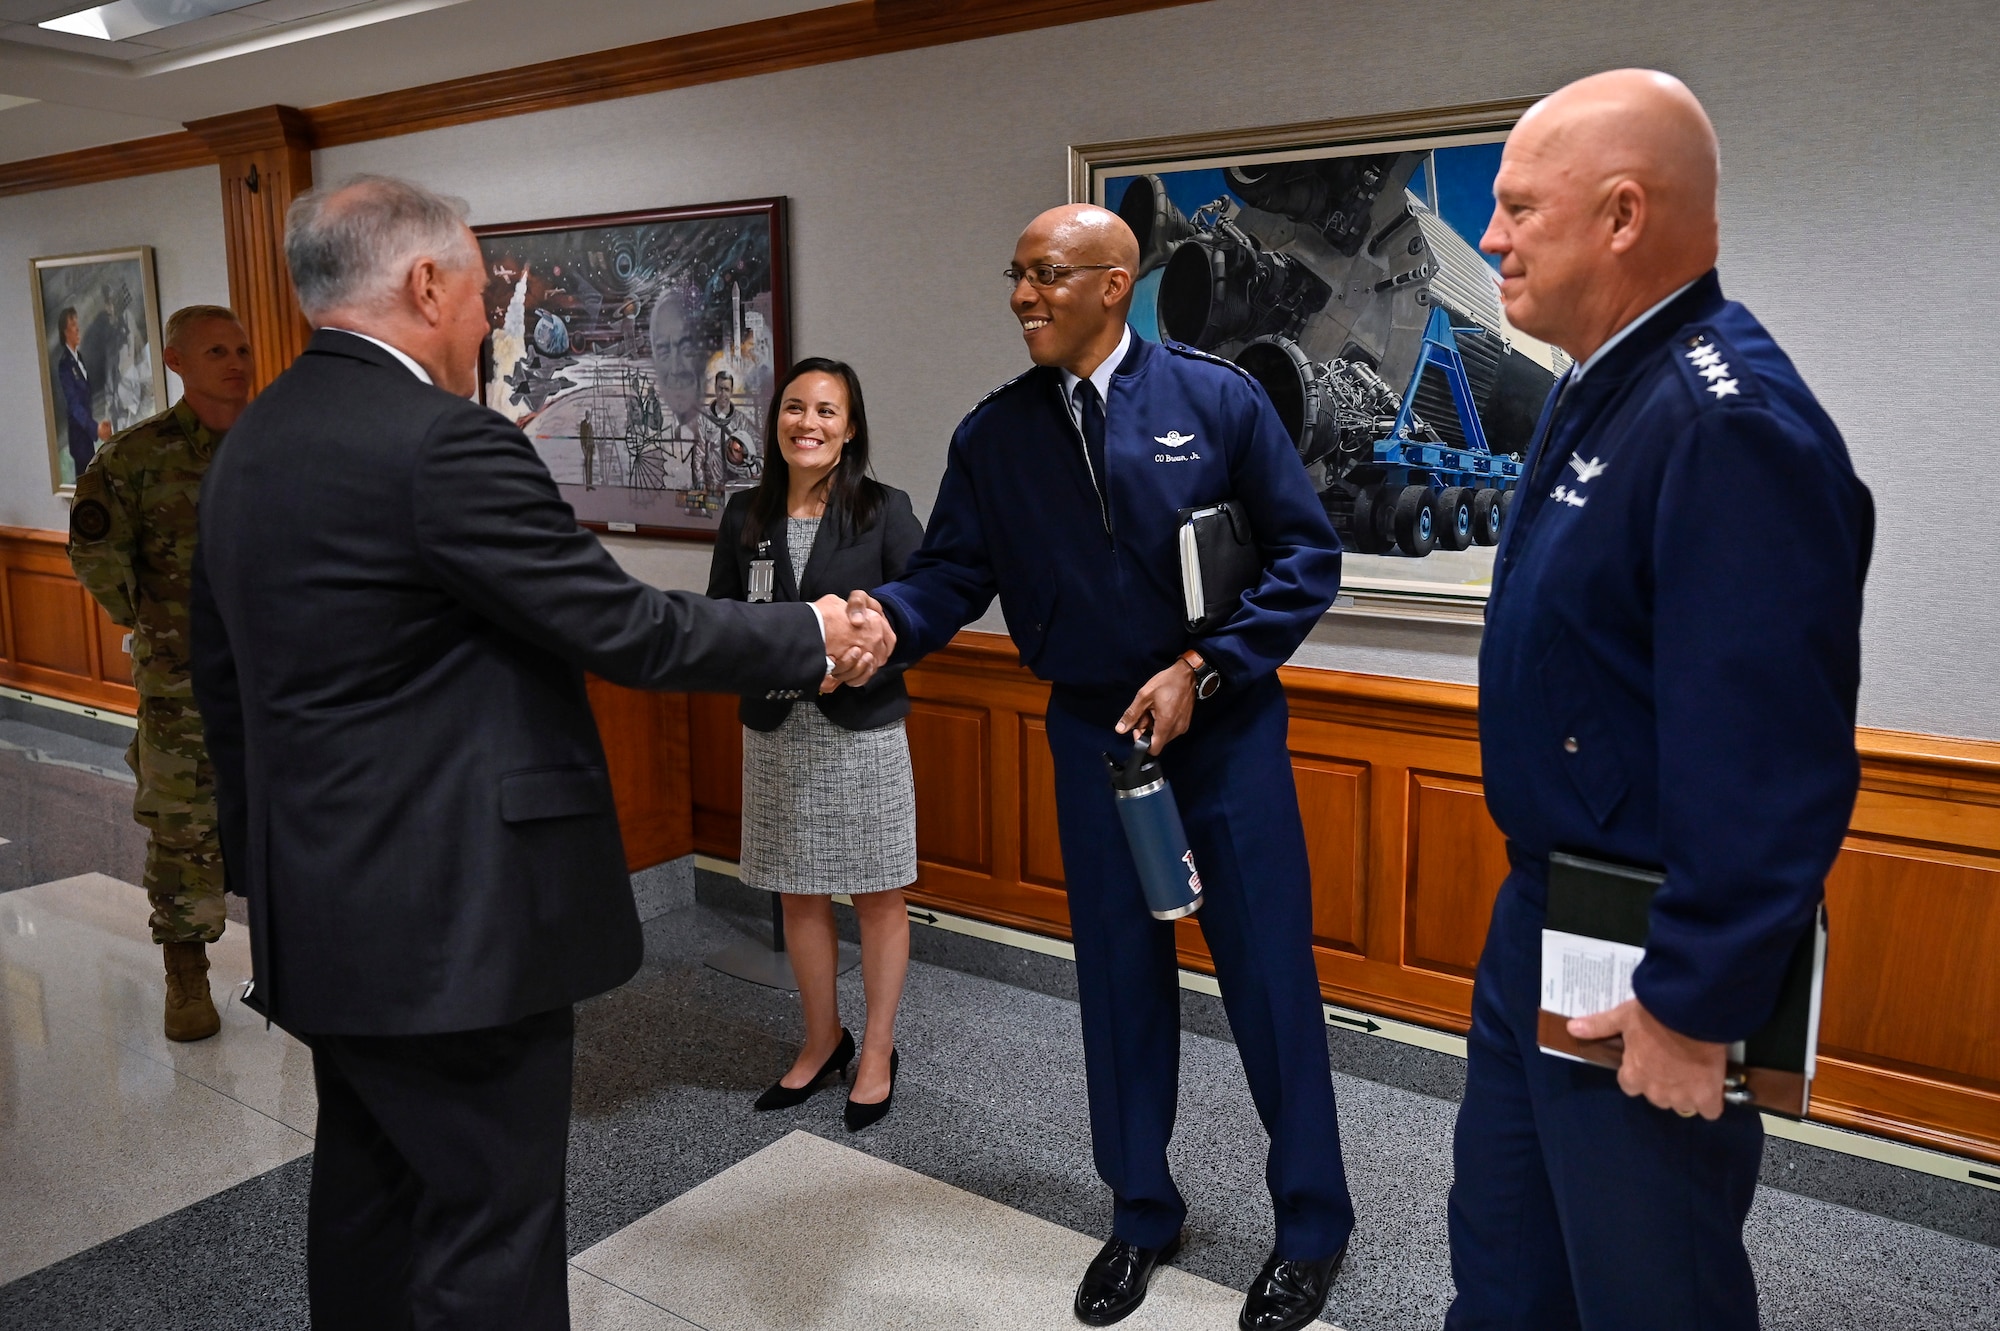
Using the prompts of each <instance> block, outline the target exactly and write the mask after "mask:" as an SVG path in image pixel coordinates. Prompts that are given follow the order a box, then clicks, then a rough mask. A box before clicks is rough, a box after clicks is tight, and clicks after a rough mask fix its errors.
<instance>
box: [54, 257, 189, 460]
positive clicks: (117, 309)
mask: <svg viewBox="0 0 2000 1331" xmlns="http://www.w3.org/2000/svg"><path fill="white" fill-rule="evenodd" d="M31 262H32V269H33V271H32V274H31V280H32V283H33V294H34V305H35V335H36V353H37V357H38V360H39V366H40V373H41V380H42V404H43V408H44V415H45V417H46V419H47V424H48V430H49V479H50V482H51V484H52V486H53V488H54V489H55V491H56V492H57V493H59V494H61V493H68V492H69V491H71V490H72V489H74V487H75V485H76V478H77V477H78V476H80V475H82V474H83V470H84V468H86V467H88V466H89V465H90V460H91V459H92V458H93V457H95V456H97V450H98V449H99V448H101V447H102V446H103V445H104V444H105V442H106V441H107V440H109V439H110V438H111V436H112V435H114V434H116V433H118V432H119V431H120V430H123V429H125V428H126V427H127V426H130V425H134V424H136V423H138V422H139V421H142V420H145V419H146V418H147V417H148V416H152V415H156V414H157V413H158V412H159V411H160V410H161V409H162V408H163V407H164V406H165V404H166V396H167V376H166V366H165V364H164V363H163V362H162V361H161V359H160V311H159V297H158V295H157V292H156V289H155V287H154V281H153V251H152V250H151V249H150V248H149V247H145V246H141V247H139V248H136V249H129V250H115V251H110V252H104V253H97V254H69V255H59V256H53V257H50V258H46V259H35V260H32V261H31Z"/></svg>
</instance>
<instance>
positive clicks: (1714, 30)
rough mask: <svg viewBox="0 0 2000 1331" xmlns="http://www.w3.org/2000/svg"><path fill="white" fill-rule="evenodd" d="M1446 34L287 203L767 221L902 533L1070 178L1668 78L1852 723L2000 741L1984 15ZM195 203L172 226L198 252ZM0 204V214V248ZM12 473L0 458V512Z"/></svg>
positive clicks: (471, 168) (1080, 33)
mask: <svg viewBox="0 0 2000 1331" xmlns="http://www.w3.org/2000/svg"><path fill="white" fill-rule="evenodd" d="M1440 12H1441V11H1440V10H1438V8H1437V7H1436V6H1435V5H1420V4H1417V3H1414V0H1379V2H1377V3H1371V4H1368V5H1366V6H1363V5H1360V4H1353V3H1345V2H1344V0H1215V2H1214V3H1210V4H1205V5H1200V6H1194V7H1190V8H1185V9H1174V10H1166V11H1161V12H1158V13H1153V14H1146V15H1138V16H1134V17H1130V18H1123V19H1115V20H1107V21H1104V22H1100V23H1095V24H1090V25H1084V26H1078V27H1072V28H1064V29H1058V30H1053V31H1044V32H1037V33H1028V34H1023V35H1020V36H1014V37H1005V38H996V39H992V40H989V41H982V42H975V43H967V44H964V45H959V46H951V47H944V48H939V49H935V50H929V51H917V52H909V53H904V54H900V55H892V56H881V57H876V58H873V59H869V60H864V61H855V62H849V63H845V64H840V65H833V66H827V67H823V68H818V69H808V70H798V71H793V72H789V73H785V74H777V75H769V76H764V77H759V78H756V79H749V80H742V81H736V82H730V83H724V84H717V85H712V86H708V87H701V88H692V89H686V90H682V91H676V92H670V93H661V94H656V95H653V96H648V97H642V98H633V99H628V100H624V101H618V102H609V103H602V104H598V105H594V106H587V107H579V108H574V109H569V110H563V111H555V112H549V113H545V114H540V115H534V116H525V117H519V118H515V119H510V120H502V121H490V122H486V123H483V124H478V125H471V126H465V127H461V128H455V129H448V130H439V131H435V132H431V133H427V134H419V135H410V136H406V137H402V138H396V139H386V140H380V141H377V142H373V143H363V144H355V145H351V146H347V147H342V148H337V149H331V150H327V151H324V152H322V153H320V154H319V158H318V162H317V167H316V169H317V171H318V174H319V178H320V179H322V180H327V179H333V178H336V177H338V176H341V175H345V174H347V173H350V172H354V171H362V170H369V171H388V172H394V173H399V174H404V175H409V176H412V177H415V178H417V179H420V180H423V181H424V182H426V183H428V184H430V185H433V186H435V187H438V188H441V189H444V190H447V191H449V192H452V193H456V194H459V195H462V196H464V197H465V198H466V199H468V200H469V201H470V202H471V204H472V209H473V216H474V220H475V221H480V222H503V221H521V220H528V219H533V218H538V217H552V216H563V215H569V214H577V213H589V212H610V211H616V210H622V209H632V208H644V207H660V206H664V205H671V204H683V203H699V202H705V201H712V200H718V199H731V198H744V197H751V196H757V195H768V194H783V195H787V196H789V197H790V198H791V200H792V205H793V213H792V217H793V231H792V256H791V257H792V271H793V278H794V285H793V314H794V331H795V347H796V349H797V350H798V352H799V353H800V354H831V355H838V356H841V357H843V358H845V359H848V360H850V361H852V362H854V363H855V365H856V366H857V367H858V368H859V370H860V372H861V374H862V376H863V378H864V379H865V380H866V382H867V384H868V389H869V398H870V403H871V415H873V417H874V419H875V424H876V431H877V437H878V443H877V454H878V458H879V470H880V472H881V474H882V475H883V477H884V478H885V479H886V480H888V481H890V482H891V483H893V484H896V485H899V486H902V487H903V488H905V489H907V490H909V491H910V492H911V494H912V496H913V497H914V498H915V499H916V502H917V506H918V509H919V511H920V512H922V511H926V510H927V509H928V506H929V504H930V501H931V498H932V496H933V495H934V493H935V491H936V487H937V480H938V476H939V474H940V472H941V470H942V466H943V458H944V445H945V442H946V440H947V438H948V437H949V434H950V431H951V429H952V426H953V425H954V424H955V423H956V422H957V420H958V418H959V417H960V415H962V414H963V412H964V411H965V410H966V409H967V408H968V407H969V406H970V405H971V404H972V403H973V402H974V401H976V400H977V399H978V398H979V397H980V396H981V395H982V394H984V393H985V392H986V391H987V390H988V389H989V388H991V387H992V386H994V385H995V384H997V383H999V382H1001V381H1002V380H1004V379H1006V378H1008V377H1010V376H1012V375H1013V374H1015V373H1017V372H1018V371H1019V370H1020V369H1021V368H1022V366H1023V364H1024V363H1025V362H1024V358H1023V356H1022V354H1021V351H1020V345H1019V342H1018V341H1017V336H1018V335H1017V334H1016V332H1015V331H1014V324H1013V321H1012V319H1011V318H1010V317H1009V316H1008V315H1007V313H1006V309H1005V295H1006V293H1005V292H1004V290H1003V289H1002V281H1001V279H1000V278H999V276H998V274H997V270H998V269H999V268H1001V267H1003V266H1004V265H1005V263H1006V261H1007V258H1008V256H1009V254H1010V253H1011V250H1012V245H1013V240H1014V236H1015V234H1016V233H1017V232H1018V230H1019V228H1020V226H1021V224H1022V223H1023V222H1024V221H1025V220H1026V219H1027V218H1028V217H1029V216H1030V215H1031V214H1033V213H1034V212H1036V211H1037V210H1039V209H1040V208H1043V207H1045V206H1047V205H1049V204H1051V203H1056V202H1060V201H1062V199H1063V198H1064V197H1065V194H1066V190H1067V165H1066V156H1065V148H1066V146H1067V145H1068V144H1071V143H1080V142H1090V141H1096V140H1104V139H1117V138H1126V137H1137V136H1148V135H1159V134H1171V133H1184V132H1190V131H1197V130H1210V129H1226V128H1236V127H1241V126H1246V125H1256V124H1269V123H1280V122H1286V121H1297V120H1309V119H1318V118H1329V117H1343V116H1353V115H1363V114H1369V113H1374V112H1383V111H1394V110H1406V109H1414V108H1422V107H1429V106H1443V105H1450V104H1455V103H1463V102H1473V101H1484V100H1489V99H1495V98H1504V97H1516V96H1523V95H1532V94H1536V93H1540V92H1544V91H1547V90H1548V89H1550V88H1553V87H1555V86H1557V85H1559V84H1561V83H1563V82H1565V81H1567V80H1568V79H1570V78H1573V77H1576V76H1578V75H1580V74H1584V73H1588V72H1590V71H1592V70H1595V69H1601V68H1606V67H1610V66H1615V65H1623V64H1645V65H1655V66H1659V67H1662V68H1666V69H1671V70H1674V71H1675V72H1677V73H1679V74H1681V75H1682V76H1683V77H1685V78H1686V79H1688V81H1689V82H1690V83H1691V84H1692V85H1693V86H1694V88H1695V90H1696V92H1698V93H1699V94H1700V95H1701V96H1702V97H1703V98H1704V99H1705V100H1706V102H1707V103H1708V106H1709V108H1710V110H1711V112H1712V113H1713V114H1714V117H1715V120H1716V123H1717V126H1718V128H1719V130H1720V132H1721V136H1722V143H1723V161H1724V176H1725V188H1724V195H1723V235H1724V258H1723V278H1724V282H1725V285H1726V287H1727V289H1728V290H1729V291H1730V293H1731V294H1733V295H1735V296H1736V297H1738V298H1740V299H1742V300H1744V301H1746V302H1747V303H1748V304H1749V305H1750V306H1751V307H1752V308H1753V309H1754V310H1756V311H1757V312H1758V313H1759V314H1760V315H1761V316H1762V317H1763V318H1764V320H1765V321H1766V322H1767V323H1768V324H1769V325H1770V326H1771V327H1772V329H1773V330H1774V331H1775V332H1776V334H1777V336H1778V338H1779V339H1780V341H1782V342H1783V343H1784V344H1785V346H1786V347H1787V348H1788V349H1789V350H1790V351H1791V353H1792V355H1793V356H1794V358H1795V359H1796V360H1797V361H1798V363H1799V365H1800V367H1801V369H1802V370H1803V371H1804V373H1805V375H1806V377H1807V379H1808V380H1809V381H1810V382H1811V383H1812V384H1813V385H1814V387H1815V388H1816V389H1817V390H1818V391H1819V393H1820V394H1821V396H1822V398H1823V399H1824V401H1825V403H1826V405H1827V408H1828V410H1829V411H1830V412H1831V413H1832V414H1833V416H1834V418H1835V419H1836V420H1837V421H1839V422H1840V424H1841V427H1842V429H1843V430H1844V431H1845V432H1846V434H1847V437H1848V441H1849V444H1850V446H1851V447H1852V449H1853V452H1854V457H1855V464H1856V467H1857V468H1858V470H1859V471H1860V473H1861V475H1862V477H1863V478H1864V479H1865V480H1866V481H1867V482H1868V484H1869V485H1870V486H1871V487H1872V488H1873V490H1874V492H1875V496H1876V500H1877V503H1878V506H1879V508H1880V530H1879V533H1878V537H1877V542H1876V552H1875V565H1874V572H1873V575H1872V577H1871V580H1870V598H1869V610H1868V623H1867V626H1866V676H1865V683H1864V686H1863V696H1862V720H1863V721H1864V723H1866V724H1870V725H1878V726H1890V727H1896V728H1901V729H1909V730H1924V731H1936V732H1942V733H1950V734H1959V735H1970V736H1976V737H1984V738H2000V694H1996V691H1995V690H1994V689H1992V688H1991V687H1989V685H1988V679H1987V676H1988V675H1989V674H1990V673H1991V667H1992V665H1993V663H1994V659H1995V655H1996V653H1995V650H1994V647H1995V644H1996V641H2000V594H1996V592H1995V590H1994V588H1995V587H1996V585H2000V541H1996V540H1995V539H1994V536H1993V535H1992V534H1990V532H1991V529H1992V528H1993V526H1994V524H1993V522H1992V520H1991V518H1990V517H1986V516H1984V512H1983V511H1984V508H1985V503H1984V491H1985V489H1986V488H1988V487H1986V486H1984V485H1982V484H1981V480H1982V479H1983V474H1982V473H1983V469H1982V468H1981V466H1980V463H1981V461H1982V460H1983V459H1984V458H1986V457H1989V456H1991V455H1992V453H1993V451H1994V436H1993V431H1992V429H1991V427H1990V426H1989V424H1988V422H1989V421H1990V420H1991V419H1993V418H1994V416H1995V415H1996V413H1997V412H2000V375H1996V374H1995V372H1994V370H1993V368H1992V356H1991V352H1990V351H1989V350H1988V349H1987V343H1988V342H1989V341H1990V338H1988V337H1986V336H1984V335H1983V334H1982V332H1981V331H1980V330H1982V329H1983V328H1984V327H1985V326H1986V325H1987V324H1988V323H1989V322H1990V319H1991V316H1992V312H1993V311H1994V310H1995V309H1996V308H2000V197H1996V195H2000V160H1996V159H2000V148H1996V144H2000V100H1996V99H1995V98H1994V96H1993V95H1992V88H1993V87H1994V86H1995V76H1996V73H2000V70H1996V68H1995V66H1996V63H2000V60H1996V50H2000V48H1996V47H1995V45H1994V44H1993V43H1992V42H1990V41H1984V40H1982V39H1981V38H1980V36H1979V34H1981V33H1983V32H1985V30H1986V27H1987V24H1986V22H1985V20H1987V19H1988V18H1990V14H1989V12H1988V5H1987V4H1986V3H1985V2H1984V0H1944V2H1941V3H1932V4H1928V5H1924V6H1902V7H1882V6H1878V5H1876V4H1873V3H1863V2H1861V0H1843V2H1842V3H1830V2H1822V3H1817V4H1809V3H1800V2H1799V0H1790V2H1784V0H1780V2H1778V3H1764V4H1759V5H1754V6H1752V5H1742V4H1739V3H1722V2H1721V0H1682V3H1678V4H1674V5H1648V6H1635V5H1628V4H1614V3H1609V2H1608V0H1576V2H1573V3H1562V4H1557V3H1552V2H1551V0H1540V2H1539V3H1535V2H1531V0H1499V2H1497V3H1489V4H1485V5H1481V6H1478V7H1477V10H1476V13H1477V15H1478V18H1477V22H1476V23H1467V24H1465V25H1464V26H1463V27H1462V28H1461V29H1460V30H1459V31H1458V32H1457V33H1451V32H1447V31H1445V30H1443V29H1442V28H1441V27H1440V25H1439V24H1438V21H1437V16H1438V15H1439V13H1440ZM1467 12H1468V13H1472V12H1475V11H1471V10H1468V11H1467ZM1371 69H1380V70H1391V71H1397V72H1395V73H1393V74H1384V75H1371V74H1368V73H1367V71H1369V70H1371ZM174 179H178V178H174ZM204 180H205V182H206V183H205V186H204V188H205V189H206V191H207V192H206V193H205V194H203V195H202V196H201V198H200V199H199V200H198V201H195V200H191V202H193V203H194V204H195V206H196V207H197V208H198V210H199V214H198V215H199V221H200V224H201V225H203V226H209V225H214V217H215V213H216V204H215V201H214V199H213V197H212V196H213V195H214V192H215V191H214V186H213V183H212V181H208V180H207V178H206V176H205V174H204ZM104 188H106V189H108V190H111V191H113V193H112V195H110V196H107V197H110V198H112V199H115V200H116V201H117V206H119V207H121V208H122V209H124V210H125V213H126V215H127V216H129V217H133V218H135V219H142V220H140V221H138V222H136V223H135V224H134V225H128V226H125V227H124V228H122V230H121V232H120V238H121V240H125V241H129V240H130V239H133V238H135V237H134V236H133V234H132V233H133V232H134V231H146V230H150V231H152V232H154V233H156V234H158V235H159V236H160V239H157V240H155V242H154V243H156V244H159V245H160V246H161V249H162V268H163V274H164V271H165V269H166V266H167V263H168V257H167V251H168V249H169V247H170V245H172V244H177V243H179V242H178V239H176V240H173V241H170V240H168V239H167V238H166V236H167V233H168V232H171V233H172V234H173V236H175V237H176V238H178V237H179V236H180V235H181V233H182V232H183V231H185V230H186V229H187V226H188V218H187V216H186V215H184V214H169V213H167V212H165V211H164V210H162V209H160V208H158V207H157V206H156V205H155V204H153V203H151V202H149V201H148V200H149V198H150V197H151V196H150V195H149V194H147V193H145V192H144V191H146V190H148V189H150V188H157V185H149V183H148V182H131V183H128V184H125V185H120V186H109V187H104ZM71 193H72V194H73V195H82V194H84V193H85V192H84V191H74V192H71ZM37 197H38V198H40V199H42V200H44V202H43V203H41V204H40V205H38V207H39V208H40V209H41V211H40V212H38V213H37V214H36V215H37V216H46V217H54V216H57V215H58V214H59V212H60V211H61V210H62V208H63V207H65V206H66V205H64V204H62V203H60V202H59V200H60V199H62V198H66V197H69V196H67V195H65V196H37ZM21 202H24V201H0V221H4V222H5V224H6V226H7V232H8V240H7V242H6V243H7V244H8V245H9V246H11V245H12V244H13V225H12V218H13V216H14V214H13V213H12V212H11V211H7V210H8V209H11V208H13V207H15V206H17V205H18V204H19V203H21ZM211 252H212V253H213V256H214V264H215V267H214V271H215V272H216V273H217V274H218V275H219V273H220V241H219V238H205V239H204V240H203V241H202V253H203V256H204V259H205V260H206V259H207V257H208V256H209V255H210V254H211ZM9 322H12V320H11V319H10V320H9ZM19 322H20V324H21V325H22V326H25V322H26V321H25V317H24V318H23V319H21V320H20V321H19ZM0 332H4V329H0ZM7 345H9V344H0V350H4V349H5V347H6V346H7ZM0 363H5V364H9V365H18V364H24V363H31V362H23V361H22V360H20V359H19V358H18V357H17V356H16V355H14V354H7V355H6V358H5V360H4V362H0ZM9 428H10V431H11V429H12V427H11V425H10V427H9ZM28 438H29V436H26V435H23V436H20V437H19V438H17V434H16V433H15V432H10V433H9V434H8V435H7V436H6V437H5V439H4V440H0V448H4V450H5V453H6V455H7V456H6V461H5V463H4V465H5V466H6V467H7V468H8V470H7V471H6V472H5V473H4V474H5V475H6V476H7V477H8V482H7V483H8V486H9V502H10V504H11V503H12V488H13V483H14V482H13V477H14V476H15V475H16V474H17V473H23V472H24V469H23V464H22V463H21V461H20V460H19V459H18V458H17V457H15V456H14V455H15V454H17V453H19V452H21V451H22V446H23V445H22V442H21V441H22V440H23V439H28ZM31 442H33V449H32V450H30V451H31V453H32V459H39V456H40V453H39V448H40V444H39V442H38V441H31ZM35 466H39V462H38V461H36V462H33V465H30V466H27V467H26V469H25V473H24V474H27V475H29V476H34V475H37V474H38V473H36V472H35V471H34V467H35ZM1961 477H1964V478H1966V479H1965V480H1961V479H1960V478H1961ZM1967 481H1970V482H1971V483H1970V484H1968V483H1967ZM43 488H44V489H45V488H46V486H45V484H44V485H43ZM1784 498H1785V497H1784V496H1783V495H1782V494H1779V495H1773V496H1771V502H1772V503H1774V504H1780V503H1783V502H1784ZM38 502H39V500H38ZM0 520H5V521H19V520H31V519H26V518H5V517H0ZM33 520H34V521H36V522H37V525H46V524H45V522H44V520H40V519H33ZM613 544H614V549H615V550H616V551H617V553H618V554H619V557H620V558H621V559H623V560H624V561H625V562H626V563H627V566H628V567H631V568H633V569H634V570H635V571H637V572H639V573H640V575H641V576H645V577H647V578H649V579H651V580H653V581H656V582H658V583H660V584H661V585H671V586H699V585H701V583H702V581H703V580H704V577H705V569H706V560H705V557H704V555H703V554H702V553H701V552H700V551H697V550H689V549H687V548H686V547H675V546H671V545H666V544H662V543H650V542H642V541H634V540H630V539H615V540H614V542H613ZM989 626H991V625H989ZM1477 650H1478V634H1477V630H1476V629H1467V628H1450V627H1436V626H1428V625H1400V624H1393V623H1381V622H1374V621H1356V620H1353V619H1345V618H1341V617H1332V618H1329V619H1328V620H1327V621H1326V622H1325V623H1324V624H1322V626H1321V627H1320V628H1319V629H1318V630H1317V631H1316V632H1315V633H1314V634H1313V636H1312V638H1311V640H1310V641H1309V642H1308V643H1307V644H1306V646H1305V647H1304V649H1303V650H1302V651H1301V653H1300V655H1299V658H1298V660H1299V663H1300V664H1306V665H1316V666H1325V667H1331V668H1337V669H1347V670H1360V671H1370V672H1375V673H1382V674H1401V675H1415V676H1422V677H1428V678H1435V679H1447V680H1461V681H1466V682H1471V681H1473V680H1474V679H1475V672H1476V653H1477Z"/></svg>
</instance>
